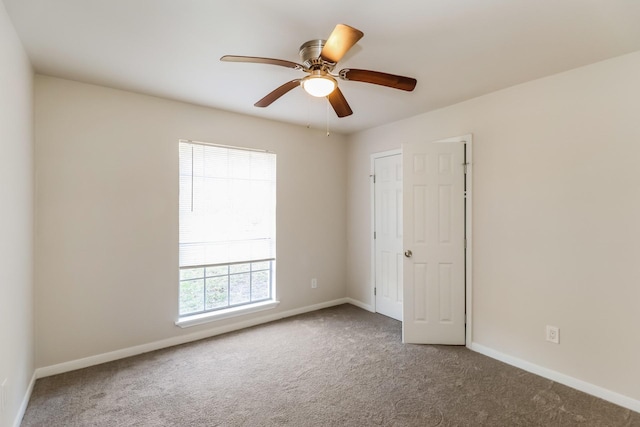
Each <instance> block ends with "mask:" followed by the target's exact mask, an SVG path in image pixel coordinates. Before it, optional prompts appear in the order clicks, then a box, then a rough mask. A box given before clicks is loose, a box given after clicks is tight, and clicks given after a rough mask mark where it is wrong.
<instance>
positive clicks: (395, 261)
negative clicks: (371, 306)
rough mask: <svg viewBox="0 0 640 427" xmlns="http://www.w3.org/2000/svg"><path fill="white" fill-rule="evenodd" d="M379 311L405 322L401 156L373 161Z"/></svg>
mask: <svg viewBox="0 0 640 427" xmlns="http://www.w3.org/2000/svg"><path fill="white" fill-rule="evenodd" d="M373 173H374V177H375V178H374V184H373V185H374V196H373V197H374V218H375V237H374V246H375V248H374V254H375V260H374V262H375V291H376V311H377V312H378V313H380V314H384V315H385V316H389V317H392V318H394V319H397V320H402V262H403V261H402V156H401V155H400V154H396V155H391V156H386V157H379V158H376V159H375V160H374V172H373Z"/></svg>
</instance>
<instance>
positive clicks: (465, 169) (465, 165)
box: [462, 163, 469, 175]
mask: <svg viewBox="0 0 640 427" xmlns="http://www.w3.org/2000/svg"><path fill="white" fill-rule="evenodd" d="M468 165H469V163H463V164H462V166H464V174H465V175H466V174H467V166H468Z"/></svg>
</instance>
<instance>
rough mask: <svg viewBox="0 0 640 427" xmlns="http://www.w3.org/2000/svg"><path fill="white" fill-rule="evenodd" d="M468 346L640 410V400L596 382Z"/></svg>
mask: <svg viewBox="0 0 640 427" xmlns="http://www.w3.org/2000/svg"><path fill="white" fill-rule="evenodd" d="M467 347H468V348H470V349H471V350H473V351H476V352H478V353H481V354H484V355H485V356H489V357H491V358H492V359H496V360H499V361H501V362H504V363H506V364H508V365H511V366H515V367H516V368H520V369H523V370H525V371H527V372H531V373H532V374H536V375H539V376H541V377H544V378H547V379H549V380H551V381H555V382H557V383H560V384H564V385H566V386H568V387H571V388H574V389H576V390H580V391H582V392H585V393H587V394H590V395H592V396H596V397H599V398H600V399H604V400H606V401H609V402H611V403H615V404H616V405H619V406H622V407H624V408H627V409H631V410H632V411H636V412H640V400H635V399H632V398H630V397H628V396H625V395H622V394H620V393H616V392H614V391H611V390H607V389H606V388H602V387H600V386H597V385H595V384H591V383H588V382H586V381H582V380H579V379H577V378H573V377H570V376H569V375H565V374H562V373H560V372H556V371H553V370H551V369H548V368H544V367H542V366H539V365H536V364H534V363H531V362H527V361H526V360H523V359H519V358H517V357H513V356H509V355H508V354H505V353H501V352H499V351H497V350H494V349H492V348H489V347H485V346H483V345H481V344H478V343H474V342H472V343H471V345H469V346H467Z"/></svg>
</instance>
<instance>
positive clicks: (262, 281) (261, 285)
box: [251, 271, 270, 301]
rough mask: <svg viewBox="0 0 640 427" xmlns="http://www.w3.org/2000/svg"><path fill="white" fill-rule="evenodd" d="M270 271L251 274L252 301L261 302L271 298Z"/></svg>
mask: <svg viewBox="0 0 640 427" xmlns="http://www.w3.org/2000/svg"><path fill="white" fill-rule="evenodd" d="M269 291H270V283H269V271H258V272H253V273H251V297H252V298H251V299H252V300H253V301H260V300H264V299H267V298H269Z"/></svg>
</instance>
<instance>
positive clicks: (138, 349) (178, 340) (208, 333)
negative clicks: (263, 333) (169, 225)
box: [35, 298, 356, 378]
mask: <svg viewBox="0 0 640 427" xmlns="http://www.w3.org/2000/svg"><path fill="white" fill-rule="evenodd" d="M350 302H351V301H349V298H339V299H336V300H333V301H326V302H322V303H319V304H314V305H309V306H305V307H300V308H295V309H293V310H288V311H281V312H279V313H274V314H270V315H267V316H261V317H256V318H253V319H249V320H245V321H240V322H236V323H232V324H229V325H224V326H219V327H217V328H211V329H207V330H204V331H199V332H194V333H191V334H187V335H180V336H176V337H172V338H167V339H164V340H160V341H154V342H151V343H147V344H141V345H137V346H134V347H128V348H123V349H120V350H115V351H111V352H109V353H103V354H97V355H95V356H89V357H85V358H82V359H76V360H71V361H69V362H63V363H59V364H56V365H51V366H45V367H42V368H38V369H36V372H35V378H44V377H48V376H51V375H57V374H62V373H64V372H69V371H75V370H76V369H82V368H87V367H89V366H94V365H99V364H101V363H106V362H112V361H114V360H118V359H124V358H125V357H131V356H136V355H138V354H142V353H148V352H150V351H154V350H160V349H162V348H166V347H173V346H174V345H180V344H186V343H188V342H192V341H197V340H201V339H204V338H209V337H213V336H216V335H220V334H225V333H227V332H232V331H237V330H239V329H244V328H248V327H251V326H256V325H260V324H263V323H268V322H273V321H274V320H279V319H284V318H285V317H291V316H296V315H298V314H303V313H308V312H310V311H316V310H320V309H323V308H327V307H333V306H336V305H340V304H346V303H350ZM354 305H356V304H354Z"/></svg>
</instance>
